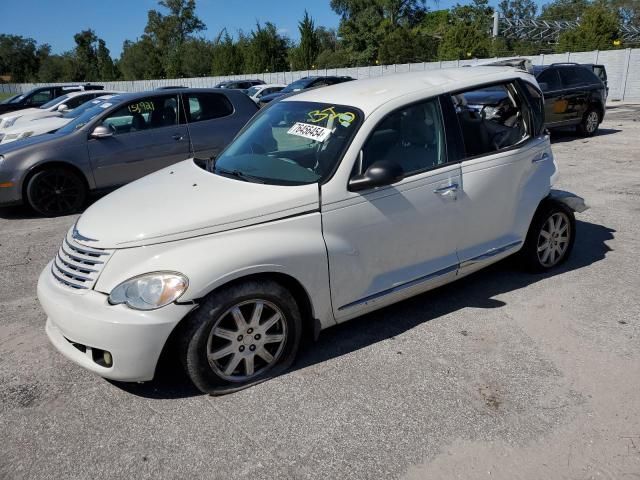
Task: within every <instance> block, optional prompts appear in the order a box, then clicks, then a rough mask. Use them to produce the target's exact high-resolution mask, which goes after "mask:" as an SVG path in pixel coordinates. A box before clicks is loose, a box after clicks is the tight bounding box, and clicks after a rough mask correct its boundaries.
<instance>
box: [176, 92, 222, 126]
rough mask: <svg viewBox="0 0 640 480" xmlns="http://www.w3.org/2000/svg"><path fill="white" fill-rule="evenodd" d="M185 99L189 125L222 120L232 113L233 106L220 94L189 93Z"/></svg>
mask: <svg viewBox="0 0 640 480" xmlns="http://www.w3.org/2000/svg"><path fill="white" fill-rule="evenodd" d="M186 98H187V101H186V104H187V108H188V109H189V113H188V116H189V122H190V123H193V122H202V121H205V120H213V119H214V118H222V117H226V116H228V115H231V114H232V113H233V105H232V104H231V102H230V101H229V99H228V98H227V97H226V96H225V95H222V94H221V93H189V94H187V95H186Z"/></svg>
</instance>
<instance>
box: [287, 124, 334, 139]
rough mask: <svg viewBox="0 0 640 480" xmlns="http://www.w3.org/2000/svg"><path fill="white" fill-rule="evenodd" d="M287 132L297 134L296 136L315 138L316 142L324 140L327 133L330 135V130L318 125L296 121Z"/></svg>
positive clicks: (327, 135)
mask: <svg viewBox="0 0 640 480" xmlns="http://www.w3.org/2000/svg"><path fill="white" fill-rule="evenodd" d="M287 133H288V134H289V135H297V136H298V137H304V138H308V139H310V140H315V141H316V142H324V141H325V140H326V139H327V138H328V137H329V135H331V130H330V129H328V128H324V127H320V126H318V125H310V124H308V123H302V122H296V124H295V125H294V126H293V127H291V128H290V129H289V130H288V131H287Z"/></svg>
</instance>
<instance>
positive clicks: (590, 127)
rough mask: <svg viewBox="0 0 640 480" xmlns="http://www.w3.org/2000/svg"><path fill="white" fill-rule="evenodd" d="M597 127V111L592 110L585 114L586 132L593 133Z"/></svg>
mask: <svg viewBox="0 0 640 480" xmlns="http://www.w3.org/2000/svg"><path fill="white" fill-rule="evenodd" d="M596 128H598V113H597V112H594V111H593V110H592V111H591V112H589V115H587V132H588V133H593V132H595V131H596Z"/></svg>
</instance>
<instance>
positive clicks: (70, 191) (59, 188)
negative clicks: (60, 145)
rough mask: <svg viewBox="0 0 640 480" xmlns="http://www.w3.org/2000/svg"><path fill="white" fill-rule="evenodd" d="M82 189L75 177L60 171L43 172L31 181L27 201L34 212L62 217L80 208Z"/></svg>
mask: <svg viewBox="0 0 640 480" xmlns="http://www.w3.org/2000/svg"><path fill="white" fill-rule="evenodd" d="M83 189H84V186H83V185H82V183H81V182H80V181H79V179H78V178H76V177H75V176H71V175H68V174H66V172H64V171H62V170H49V171H44V172H40V173H39V174H38V176H37V177H35V178H34V179H33V185H32V186H31V188H30V194H29V200H30V201H31V203H32V204H33V206H34V208H36V210H38V211H40V212H41V213H43V214H45V215H51V216H55V215H64V214H68V213H73V212H75V211H76V210H77V209H78V208H79V207H80V205H79V203H80V202H81V199H82V198H83Z"/></svg>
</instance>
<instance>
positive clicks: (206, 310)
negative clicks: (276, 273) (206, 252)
mask: <svg viewBox="0 0 640 480" xmlns="http://www.w3.org/2000/svg"><path fill="white" fill-rule="evenodd" d="M186 322H187V324H186V326H185V327H186V328H185V330H184V331H183V335H182V338H181V341H180V355H181V359H182V362H183V365H184V367H185V370H186V371H187V374H188V375H189V377H190V378H191V380H192V381H193V383H194V384H195V386H196V387H198V388H199V389H200V390H202V391H203V392H205V393H210V394H212V395H222V394H225V393H230V392H234V391H236V390H241V389H243V388H247V387H249V386H252V385H255V384H257V383H260V382H262V381H264V380H267V379H269V378H272V377H274V376H276V375H278V374H280V373H282V372H283V371H284V370H286V369H287V368H288V367H289V366H290V365H291V363H292V362H293V360H294V358H295V356H296V353H297V351H298V347H299V344H300V334H301V328H302V322H301V318H300V311H299V309H298V305H297V304H296V301H295V299H294V298H293V296H292V295H291V293H290V292H289V291H288V290H287V289H286V288H284V287H283V286H282V285H280V284H278V283H276V282H273V281H270V280H260V281H249V282H246V283H242V284H238V285H234V286H231V287H228V288H225V289H222V290H219V291H215V292H213V293H211V294H210V295H209V296H208V297H207V298H206V300H205V301H204V303H203V304H202V306H201V307H200V308H199V309H198V310H196V311H195V312H194V313H193V315H192V316H190V317H189V318H188V319H187V320H186Z"/></svg>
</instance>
